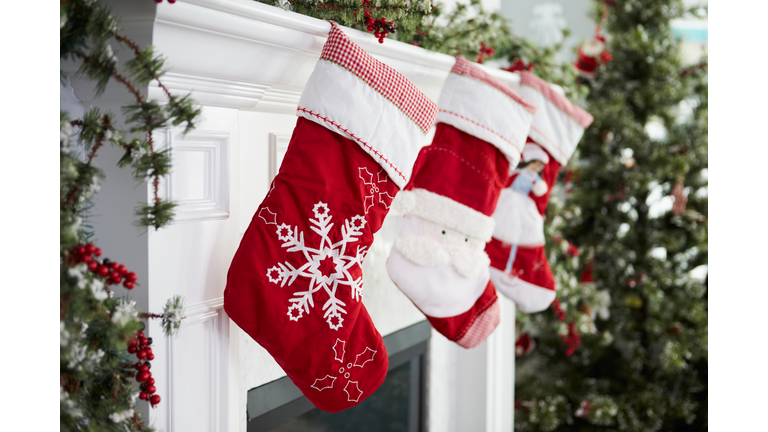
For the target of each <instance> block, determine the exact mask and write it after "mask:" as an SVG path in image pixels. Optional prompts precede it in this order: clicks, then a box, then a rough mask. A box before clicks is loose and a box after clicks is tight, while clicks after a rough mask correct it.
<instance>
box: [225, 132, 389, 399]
mask: <svg viewBox="0 0 768 432" xmlns="http://www.w3.org/2000/svg"><path fill="white" fill-rule="evenodd" d="M397 192H398V188H397V186H395V184H394V183H393V182H392V181H391V180H390V179H389V177H388V176H387V175H386V174H384V170H383V169H382V168H381V167H380V166H379V165H378V164H377V163H376V162H375V161H374V160H373V159H372V158H371V156H369V155H368V154H367V153H366V152H365V151H364V150H363V149H362V148H361V147H360V146H359V145H358V144H357V143H355V142H354V141H351V140H349V139H347V138H344V137H341V136H340V135H338V134H335V133H333V132H331V131H330V130H328V129H326V128H324V127H323V126H321V125H319V124H317V123H314V122H311V121H309V120H307V119H304V118H299V119H298V122H297V124H296V128H295V129H294V132H293V136H292V137H291V141H290V143H289V145H288V149H287V151H286V154H285V158H284V159H283V163H282V165H281V167H280V172H279V173H278V174H277V176H276V177H275V179H274V181H273V183H272V188H271V190H270V192H269V193H268V194H267V197H266V198H265V199H264V201H263V202H262V203H261V205H260V206H259V210H258V211H257V212H256V214H255V215H254V217H253V219H252V220H251V224H250V225H249V227H248V229H247V231H246V232H245V235H244V236H243V239H242V241H241V243H240V247H239V248H238V250H237V253H236V254H235V256H234V258H233V260H232V264H231V266H230V269H229V273H228V277H227V286H226V289H225V290H224V310H225V311H226V312H227V314H228V315H229V317H230V318H231V319H232V320H233V321H234V322H235V323H236V324H237V325H238V326H240V328H242V329H243V330H244V331H245V332H246V333H248V335H250V336H251V337H252V338H253V339H254V340H255V341H256V342H258V343H259V344H260V345H261V346H262V347H264V348H265V349H266V350H267V351H268V352H269V353H270V354H271V355H272V357H274V358H275V360H276V361H277V363H278V364H279V365H280V367H282V368H283V370H284V371H285V372H286V373H287V374H288V376H289V377H290V378H291V380H292V381H293V382H294V384H296V386H297V387H298V388H299V389H300V390H301V391H302V393H304V395H305V396H306V397H307V398H308V399H309V400H310V401H311V402H312V403H313V404H314V405H315V406H316V407H318V408H320V409H322V410H325V411H329V412H336V411H341V410H344V409H347V408H350V407H352V406H354V405H356V404H357V403H359V402H360V401H362V400H363V399H365V398H366V397H368V396H370V394H371V393H373V392H374V391H375V390H376V389H377V388H378V387H379V385H380V384H381V383H382V381H383V380H384V378H385V376H386V372H387V367H388V363H389V362H388V358H387V352H386V349H385V347H384V344H383V341H382V338H381V335H380V334H379V332H378V331H377V330H376V328H375V327H374V325H373V322H372V321H371V318H370V316H369V315H368V312H367V311H366V309H365V306H363V303H362V298H361V294H362V270H361V268H360V263H362V260H363V258H364V256H365V253H366V252H367V250H368V247H369V246H370V244H371V243H372V242H373V234H374V233H375V232H376V231H378V230H379V228H380V227H381V224H382V222H383V220H384V217H385V216H386V214H387V212H388V208H389V205H390V204H391V198H393V197H394V196H395V195H396V194H397ZM350 233H351V234H350ZM355 233H358V234H355ZM345 234H346V235H347V241H346V242H345V241H344V238H345V237H344V236H345ZM324 235H325V236H327V239H326V238H325V237H324ZM294 241H295V243H293V242H294ZM298 244H303V245H304V246H305V247H306V248H307V249H306V250H304V251H302V250H299V249H301V248H300V247H298V246H297V245H298ZM326 255H328V256H326ZM292 269H296V270H297V271H298V272H297V273H296V274H291V271H292ZM322 281H324V282H325V283H326V286H325V287H324V286H323V285H322V284H321V282H322ZM334 285H335V286H334ZM326 287H327V288H328V289H326ZM311 289H312V290H314V291H315V292H313V293H312V294H311V295H310V296H309V297H307V298H310V299H311V302H310V301H309V300H307V298H304V299H305V300H306V301H307V303H306V305H307V308H308V309H309V310H308V311H307V310H305V309H304V308H302V307H301V306H300V305H301V302H300V301H296V300H297V299H301V298H302V292H305V293H306V292H309V291H310V290H311ZM331 294H333V295H334V296H335V297H336V299H337V300H338V301H339V303H338V304H335V305H334V304H333V302H331V301H330V300H331ZM292 300H293V301H292ZM334 310H336V311H335V312H333V311H334ZM339 317H340V318H341V320H340V319H339ZM342 346H343V349H342V348H341V347H342ZM341 351H343V352H341ZM367 360H370V361H367Z"/></svg>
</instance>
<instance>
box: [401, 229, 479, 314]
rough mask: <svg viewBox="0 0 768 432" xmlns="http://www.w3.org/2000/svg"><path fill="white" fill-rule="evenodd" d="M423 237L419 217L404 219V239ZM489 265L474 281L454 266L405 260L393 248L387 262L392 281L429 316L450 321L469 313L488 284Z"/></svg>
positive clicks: (402, 231) (402, 233)
mask: <svg viewBox="0 0 768 432" xmlns="http://www.w3.org/2000/svg"><path fill="white" fill-rule="evenodd" d="M421 234H422V230H421V222H420V220H419V219H418V218H416V217H408V216H406V217H405V218H403V224H402V225H401V228H400V234H399V235H400V237H403V238H407V237H411V236H419V235H421ZM488 268H489V266H488V265H484V266H482V269H481V270H480V272H479V273H478V274H477V275H476V276H474V277H471V278H465V277H462V276H461V275H460V274H459V273H458V272H457V271H456V270H455V269H454V268H453V266H452V265H451V264H443V265H438V266H431V267H426V266H420V265H418V264H415V263H414V262H412V261H410V260H408V259H407V258H405V257H404V256H403V255H402V254H401V253H400V252H399V251H398V250H397V248H396V247H393V248H392V250H391V251H390V253H389V259H387V272H388V273H389V277H390V278H392V281H393V282H394V283H395V285H397V287H398V288H400V290H401V291H403V293H404V294H405V295H406V296H408V298H409V299H411V301H412V302H413V304H415V305H416V307H418V308H419V309H420V310H421V311H422V312H424V313H425V314H426V315H429V316H431V317H435V318H446V317H452V316H456V315H460V314H462V313H464V312H466V311H468V310H469V309H470V308H471V307H472V306H473V305H474V304H475V302H476V301H477V299H479V298H480V296H481V295H482V294H483V292H484V291H485V287H486V286H487V285H488V281H489V279H490V274H489V270H488Z"/></svg>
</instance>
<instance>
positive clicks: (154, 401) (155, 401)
mask: <svg viewBox="0 0 768 432" xmlns="http://www.w3.org/2000/svg"><path fill="white" fill-rule="evenodd" d="M169 1H170V0H169ZM150 402H152V405H157V404H159V403H160V395H152V399H150Z"/></svg>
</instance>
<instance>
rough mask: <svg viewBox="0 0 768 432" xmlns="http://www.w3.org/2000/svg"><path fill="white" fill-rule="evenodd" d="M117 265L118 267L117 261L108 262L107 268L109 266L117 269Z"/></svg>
mask: <svg viewBox="0 0 768 432" xmlns="http://www.w3.org/2000/svg"><path fill="white" fill-rule="evenodd" d="M118 267H120V264H119V263H116V262H114V261H113V262H111V263H109V268H111V269H112V270H117V268H118Z"/></svg>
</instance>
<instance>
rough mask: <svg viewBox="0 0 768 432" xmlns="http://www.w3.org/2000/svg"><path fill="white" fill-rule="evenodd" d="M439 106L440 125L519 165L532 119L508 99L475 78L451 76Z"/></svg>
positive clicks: (444, 85)
mask: <svg viewBox="0 0 768 432" xmlns="http://www.w3.org/2000/svg"><path fill="white" fill-rule="evenodd" d="M437 105H438V107H439V108H440V112H438V114H437V121H438V122H443V123H447V124H449V125H451V126H454V127H455V128H456V129H459V130H461V131H463V132H466V133H468V134H470V135H473V136H476V137H478V138H480V139H481V140H483V141H487V142H488V143H490V144H492V145H494V146H495V147H496V148H498V149H499V150H501V152H502V153H504V155H505V156H506V157H507V159H508V160H509V166H510V169H513V168H514V167H516V166H517V164H518V163H519V162H520V152H521V151H522V150H523V147H524V146H525V139H526V137H527V136H528V131H529V129H530V126H531V120H532V119H533V116H532V115H531V113H530V112H528V111H527V110H526V109H525V108H523V106H522V105H520V104H518V103H517V102H515V101H514V100H512V99H511V98H510V97H509V96H507V95H505V94H504V93H502V92H501V91H499V90H497V89H495V88H493V87H491V86H490V85H488V84H485V83H483V82H481V81H478V80H476V79H473V78H470V77H468V76H465V75H458V74H455V73H451V74H448V78H447V79H446V80H445V84H443V90H442V92H441V93H440V99H439V101H438V103H437Z"/></svg>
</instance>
